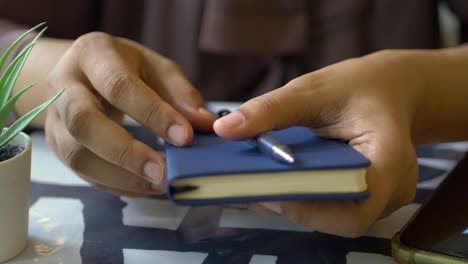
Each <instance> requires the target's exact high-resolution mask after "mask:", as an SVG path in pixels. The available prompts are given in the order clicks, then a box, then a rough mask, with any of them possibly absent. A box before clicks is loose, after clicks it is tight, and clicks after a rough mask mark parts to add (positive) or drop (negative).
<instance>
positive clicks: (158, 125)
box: [45, 33, 215, 196]
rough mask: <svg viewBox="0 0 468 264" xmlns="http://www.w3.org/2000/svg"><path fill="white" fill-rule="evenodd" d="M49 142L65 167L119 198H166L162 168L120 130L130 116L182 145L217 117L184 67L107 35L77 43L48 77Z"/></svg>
mask: <svg viewBox="0 0 468 264" xmlns="http://www.w3.org/2000/svg"><path fill="white" fill-rule="evenodd" d="M48 86H49V88H48V89H49V91H50V94H56V93H57V92H58V91H60V90H61V89H63V88H65V92H64V93H63V94H62V95H61V96H60V97H59V98H58V100H57V101H56V102H55V103H54V104H53V105H52V106H51V107H50V108H49V110H48V113H47V119H46V123H45V129H46V136H47V142H48V144H49V146H50V147H51V148H52V149H53V151H54V152H55V154H56V155H57V156H58V157H59V159H60V160H62V162H64V163H65V164H66V165H68V166H69V167H70V168H71V169H73V170H74V171H75V172H76V173H77V174H78V175H79V176H81V177H82V178H83V179H84V180H86V181H88V182H90V183H91V184H92V185H94V186H95V187H97V188H99V189H103V190H106V191H110V192H113V193H115V194H119V195H129V196H141V195H151V194H160V193H163V192H164V186H165V185H164V183H165V178H164V177H165V176H164V175H165V163H164V159H163V157H162V156H161V155H160V154H159V153H157V152H156V151H154V150H153V149H152V148H150V147H148V146H147V145H145V144H143V143H142V142H139V141H137V140H135V139H134V138H133V137H132V136H131V135H130V134H129V133H128V132H127V131H126V130H125V129H124V128H123V127H122V126H121V124H120V123H121V121H122V118H123V114H124V113H125V114H128V115H129V116H131V117H132V118H133V119H135V120H136V121H138V122H139V123H140V124H142V125H143V126H145V127H147V128H148V129H150V130H151V131H152V132H154V133H155V134H156V135H158V136H160V137H162V138H163V139H164V140H166V141H168V142H170V143H172V144H174V145H177V146H185V145H188V144H190V143H191V141H192V139H193V129H192V127H193V128H194V129H197V130H202V131H209V130H211V129H212V124H213V122H214V120H215V117H214V116H213V115H212V114H210V113H209V112H208V111H207V110H206V109H205V107H204V102H203V100H202V98H201V96H200V94H199V93H198V91H197V90H196V89H195V88H194V87H193V86H192V85H191V84H190V83H189V82H188V80H187V79H186V78H185V77H184V75H183V73H182V72H181V70H180V69H179V67H178V66H177V65H176V64H174V63H173V62H171V61H169V60H168V59H166V58H164V57H162V56H161V55H159V54H157V53H155V52H153V51H151V50H149V49H147V48H145V47H143V46H141V45H139V44H137V43H135V42H133V41H131V40H128V39H122V38H117V37H112V36H109V35H107V34H104V33H89V34H86V35H83V36H82V37H80V38H78V39H77V40H76V41H74V42H73V44H71V46H70V48H69V49H68V50H67V51H66V52H65V54H64V55H63V56H62V57H61V59H60V60H59V61H58V63H57V64H56V65H55V67H54V68H53V70H52V71H51V72H50V74H49V76H48Z"/></svg>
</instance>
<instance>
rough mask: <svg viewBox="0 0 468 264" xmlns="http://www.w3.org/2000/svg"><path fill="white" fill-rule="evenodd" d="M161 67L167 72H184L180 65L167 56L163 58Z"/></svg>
mask: <svg viewBox="0 0 468 264" xmlns="http://www.w3.org/2000/svg"><path fill="white" fill-rule="evenodd" d="M160 63H161V64H160V65H161V68H162V69H164V71H165V73H166V74H178V73H181V72H182V69H181V68H180V66H179V65H178V64H177V63H175V62H173V61H171V60H169V59H166V58H163V59H162V60H161V62H160Z"/></svg>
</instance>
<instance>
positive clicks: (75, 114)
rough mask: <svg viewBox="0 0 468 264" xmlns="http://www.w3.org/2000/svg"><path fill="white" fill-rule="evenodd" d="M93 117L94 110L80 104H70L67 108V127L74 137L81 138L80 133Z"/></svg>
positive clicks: (65, 119) (65, 120)
mask: <svg viewBox="0 0 468 264" xmlns="http://www.w3.org/2000/svg"><path fill="white" fill-rule="evenodd" d="M91 116H92V110H91V109H90V108H89V107H88V106H87V105H86V104H82V103H80V102H75V103H73V102H70V103H69V104H67V106H66V108H65V118H64V122H65V126H66V127H67V129H68V131H70V133H71V134H72V135H73V136H76V137H78V138H79V137H80V134H81V133H80V132H81V131H82V130H83V127H84V126H86V123H87V122H88V121H89V119H90V117H91Z"/></svg>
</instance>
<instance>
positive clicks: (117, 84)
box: [78, 35, 193, 146]
mask: <svg viewBox="0 0 468 264" xmlns="http://www.w3.org/2000/svg"><path fill="white" fill-rule="evenodd" d="M92 45H93V46H92V47H90V48H88V49H87V50H86V54H85V55H83V56H79V57H78V65H79V66H80V69H81V70H82V71H83V72H84V74H85V75H86V76H87V77H88V79H89V81H90V82H91V84H92V85H93V87H94V88H95V89H96V90H97V91H98V93H99V94H100V95H102V96H103V97H104V98H105V99H106V100H107V101H108V102H109V103H111V104H112V105H113V106H115V107H117V108H118V109H120V110H121V111H123V112H125V113H127V114H128V115H130V116H131V117H132V118H134V119H135V120H137V121H138V122H139V123H140V124H142V125H143V126H145V127H147V128H149V129H150V130H152V131H153V132H154V133H156V134H157V135H158V136H160V137H162V138H164V139H165V140H166V141H168V142H170V143H172V144H175V145H178V146H183V145H187V144H189V143H190V142H191V141H192V138H193V131H192V127H191V125H190V123H189V122H188V121H187V120H186V119H185V118H184V117H183V116H182V115H180V114H179V113H178V112H177V111H176V110H175V109H174V108H172V107H171V106H170V105H169V104H167V103H166V102H164V101H163V100H162V99H161V98H160V96H158V95H157V94H156V93H155V92H154V91H153V90H152V89H151V88H150V87H148V86H147V85H146V84H145V83H144V82H143V81H142V80H141V78H140V76H139V74H138V71H137V69H138V68H137V66H136V65H134V64H137V63H138V61H135V58H133V57H137V55H138V54H136V52H135V50H134V49H132V48H131V47H125V46H123V47H122V45H123V44H121V43H117V42H116V41H115V40H113V39H112V38H110V37H105V35H104V36H102V35H100V37H97V38H95V39H94V41H93V43H92ZM115 46H117V47H116V48H111V47H115ZM127 53H130V55H128V54H127ZM132 55H133V56H132ZM122 56H125V57H122ZM129 57H130V58H129Z"/></svg>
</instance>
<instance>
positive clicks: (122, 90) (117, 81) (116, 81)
mask: <svg viewBox="0 0 468 264" xmlns="http://www.w3.org/2000/svg"><path fill="white" fill-rule="evenodd" d="M132 85H133V80H132V78H131V77H130V75H129V74H128V73H126V72H122V71H117V72H112V71H109V72H108V73H107V74H106V75H105V76H104V87H103V88H104V91H103V92H104V97H106V99H107V100H108V101H109V102H110V103H119V102H121V101H122V100H124V99H125V98H126V96H127V95H128V94H129V92H130V89H131V88H132Z"/></svg>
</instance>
